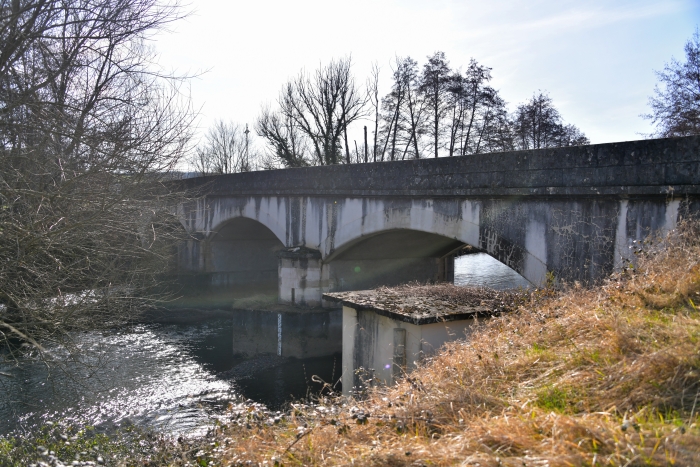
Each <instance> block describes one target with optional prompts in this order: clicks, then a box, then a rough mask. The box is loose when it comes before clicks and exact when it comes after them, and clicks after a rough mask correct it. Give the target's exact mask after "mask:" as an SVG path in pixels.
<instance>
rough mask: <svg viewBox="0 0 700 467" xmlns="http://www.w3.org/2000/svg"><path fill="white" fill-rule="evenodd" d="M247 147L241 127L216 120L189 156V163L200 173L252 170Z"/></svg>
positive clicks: (245, 137)
mask: <svg viewBox="0 0 700 467" xmlns="http://www.w3.org/2000/svg"><path fill="white" fill-rule="evenodd" d="M249 149H250V147H249V141H248V139H247V135H246V133H245V130H244V129H243V127H241V126H240V125H238V124H235V123H233V122H224V121H223V120H217V121H216V122H215V123H214V125H213V126H212V127H211V128H210V129H209V131H208V132H207V135H206V136H205V138H204V141H203V143H202V144H201V145H200V146H199V147H198V148H197V149H196V151H195V153H194V154H193V155H192V156H191V157H190V164H191V165H192V166H193V168H194V169H195V171H197V172H198V173H199V174H201V175H209V174H228V173H236V172H249V171H251V170H252V161H251V157H250V151H249Z"/></svg>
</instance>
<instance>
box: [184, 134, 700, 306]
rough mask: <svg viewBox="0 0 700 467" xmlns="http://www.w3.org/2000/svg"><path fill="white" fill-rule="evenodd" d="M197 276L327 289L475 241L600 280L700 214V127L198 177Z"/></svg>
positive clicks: (284, 292)
mask: <svg viewBox="0 0 700 467" xmlns="http://www.w3.org/2000/svg"><path fill="white" fill-rule="evenodd" d="M182 183H184V184H185V186H186V187H187V188H190V189H197V190H200V194H201V196H200V197H199V198H197V199H196V200H194V201H191V202H187V203H183V204H182V205H181V206H179V208H178V216H179V218H180V220H181V222H182V224H183V225H184V227H185V228H186V229H187V231H188V232H190V233H191V234H192V237H193V238H192V240H191V241H189V242H188V244H187V245H183V247H182V249H181V251H180V252H179V268H180V273H181V274H182V276H183V277H184V278H185V279H186V281H187V282H188V283H191V284H200V285H201V286H206V287H208V288H211V289H217V288H218V289H223V290H226V289H228V288H235V287H239V288H244V289H246V288H250V289H251V290H253V289H260V288H262V289H265V290H267V291H268V292H269V293H273V294H274V293H276V294H277V296H278V299H279V301H280V302H282V303H296V304H302V305H318V304H320V303H321V294H322V293H325V292H333V291H343V290H357V289H365V288H371V287H375V286H378V285H393V284H398V283H402V282H406V281H410V280H419V281H442V280H447V281H449V280H451V279H452V276H453V266H454V254H455V252H456V251H458V250H459V249H460V248H462V247H463V246H464V245H465V244H466V245H472V246H473V247H476V248H478V249H480V250H483V251H485V252H486V253H488V254H489V255H491V256H493V257H494V258H496V259H497V260H499V261H501V262H503V263H505V264H506V265H508V266H509V267H511V268H513V269H514V270H515V271H517V272H518V273H520V274H521V275H522V276H524V277H525V278H526V279H528V280H529V281H530V282H532V283H533V284H535V285H543V284H545V283H546V282H547V281H548V280H566V281H574V280H576V281H582V282H586V283H591V282H595V281H597V280H600V279H601V278H603V277H605V276H606V275H608V274H609V273H611V272H612V271H613V270H614V269H615V268H620V267H621V266H623V265H624V264H626V263H628V262H629V261H633V257H634V255H633V249H634V243H633V242H634V241H639V240H642V239H644V238H645V237H647V236H648V235H649V234H653V233H662V232H664V231H666V230H668V229H672V228H673V227H674V226H675V225H676V222H677V220H678V219H679V216H680V215H681V214H682V213H684V212H698V211H700V137H686V138H671V139H658V140H644V141H634V142H624V143H612V144H599V145H590V146H580V147H569V148H557V149H541V150H532V151H519V152H505V153H492V154H478V155H473V156H465V157H452V158H441V159H422V160H411V161H400V162H383V163H373V164H358V165H337V166H326V167H309V168H299V169H285V170H275V171H264V172H251V173H242V174H231V175H220V176H210V177H200V178H194V179H189V180H184V181H183V182H182Z"/></svg>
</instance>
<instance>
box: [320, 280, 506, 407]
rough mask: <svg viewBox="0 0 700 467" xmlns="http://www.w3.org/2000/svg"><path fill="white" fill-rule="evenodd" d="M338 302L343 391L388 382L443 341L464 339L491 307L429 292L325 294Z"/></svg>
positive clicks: (488, 313)
mask: <svg viewBox="0 0 700 467" xmlns="http://www.w3.org/2000/svg"><path fill="white" fill-rule="evenodd" d="M324 298H325V299H326V300H328V301H331V302H338V303H341V304H342V306H343V370H342V381H343V394H344V395H351V394H352V393H353V392H354V391H357V390H358V389H360V388H362V387H363V386H364V385H365V384H366V383H367V382H368V381H371V382H372V384H393V383H394V382H395V381H396V380H397V379H398V378H400V377H402V376H404V375H405V374H406V373H408V372H410V371H411V370H413V369H415V367H416V365H417V364H418V362H420V360H421V359H422V358H424V357H426V356H429V355H432V354H434V353H435V352H436V351H437V350H438V349H440V347H442V346H443V344H445V343H446V342H450V341H453V340H456V339H467V338H468V337H469V335H470V334H471V332H472V329H473V327H474V324H475V321H476V320H478V319H479V317H481V318H486V317H489V316H491V315H492V314H493V312H494V311H496V312H498V311H500V310H498V309H494V307H492V306H489V304H488V301H489V300H487V301H482V303H484V304H483V305H481V304H480V305H473V304H462V305H459V304H457V305H456V306H453V305H452V304H448V303H446V302H445V300H441V299H439V298H436V297H434V296H428V295H426V296H420V295H417V296H416V295H412V296H407V295H405V294H402V293H401V292H400V291H398V292H397V291H394V290H391V289H380V290H366V291H359V292H339V293H329V294H324Z"/></svg>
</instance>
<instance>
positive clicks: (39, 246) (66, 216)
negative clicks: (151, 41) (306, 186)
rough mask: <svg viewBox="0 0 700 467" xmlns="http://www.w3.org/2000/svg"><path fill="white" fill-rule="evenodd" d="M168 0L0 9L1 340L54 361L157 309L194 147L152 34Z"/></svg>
mask: <svg viewBox="0 0 700 467" xmlns="http://www.w3.org/2000/svg"><path fill="white" fill-rule="evenodd" d="M179 15H180V14H179V8H178V7H177V5H167V4H163V3H161V2H160V1H159V0H119V1H113V0H64V1H61V2H50V1H45V0H12V1H1V2H0V102H1V103H2V105H0V151H1V152H2V155H1V156H0V206H1V207H2V209H0V257H2V258H3V261H1V262H0V345H4V346H5V349H6V350H7V351H6V352H3V355H5V356H10V357H11V358H14V357H15V356H16V355H17V353H18V352H20V349H21V348H24V347H21V348H20V347H18V346H17V345H18V343H25V344H29V348H32V349H33V351H36V352H38V353H39V355H41V356H43V357H45V358H48V355H47V354H45V353H43V352H42V349H43V346H44V345H46V344H47V343H51V342H56V343H60V344H63V345H67V344H69V343H70V335H71V334H70V331H71V330H74V329H80V330H83V329H86V328H91V327H95V326H101V325H105V324H109V323H114V322H117V321H119V320H123V319H124V318H125V317H127V316H128V315H129V314H130V313H133V312H134V311H136V310H139V309H140V308H141V307H142V306H143V305H144V304H148V303H152V300H153V299H154V297H155V296H156V295H154V291H155V289H154V287H155V286H158V285H159V284H160V282H159V278H160V277H161V275H162V274H163V273H166V272H168V271H169V267H171V266H172V262H171V261H170V258H172V256H171V254H172V252H173V248H174V247H175V243H174V242H176V241H177V240H178V239H179V238H181V237H180V235H181V233H182V232H181V228H180V227H179V226H178V225H177V223H176V222H174V219H173V218H172V217H171V215H170V203H171V201H172V196H173V195H172V194H171V193H170V188H168V187H167V186H165V185H164V184H163V183H162V182H163V181H164V180H165V179H167V177H168V175H167V174H168V172H169V171H170V170H171V169H172V168H173V167H174V164H176V163H177V161H178V160H179V158H180V157H181V156H182V154H183V153H184V152H185V151H186V149H187V148H188V141H189V138H190V131H189V127H190V124H191V122H192V112H191V110H190V108H189V103H188V100H187V99H184V98H183V96H182V94H181V93H180V92H179V89H178V86H179V83H180V82H181V81H180V80H179V79H176V78H174V77H169V76H165V75H163V74H161V73H159V72H158V70H157V69H154V67H153V63H154V60H153V59H154V57H153V53H152V52H151V51H150V49H149V47H147V46H146V43H145V40H146V38H147V37H148V36H149V35H150V34H151V33H152V32H154V31H155V30H158V29H159V28H162V27H163V26H165V25H167V24H169V23H170V22H172V21H174V20H175V19H177V18H178V17H179Z"/></svg>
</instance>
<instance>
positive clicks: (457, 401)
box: [224, 222, 700, 467]
mask: <svg viewBox="0 0 700 467" xmlns="http://www.w3.org/2000/svg"><path fill="white" fill-rule="evenodd" d="M651 245H652V247H651V248H649V250H648V252H646V253H643V254H642V255H641V257H640V260H639V264H638V266H637V267H636V268H635V269H628V270H626V271H625V272H623V273H619V274H616V275H614V276H612V277H611V278H610V279H609V280H608V281H606V282H605V283H604V284H603V285H602V286H600V287H596V288H592V289H585V288H582V287H580V286H572V287H571V288H569V289H568V290H565V291H561V292H552V291H534V292H532V293H531V295H530V297H529V299H528V300H526V301H525V302H524V303H523V304H522V305H521V306H520V307H519V309H518V311H517V312H515V313H509V314H504V315H502V316H499V317H496V318H493V319H490V320H483V321H482V322H481V323H480V324H478V327H479V329H478V330H477V331H476V332H474V333H472V335H471V337H470V340H469V341H468V342H454V343H451V344H449V345H447V346H446V347H445V348H444V349H443V351H442V352H441V353H439V354H438V355H437V356H435V357H434V358H432V359H430V360H426V361H425V362H423V363H422V364H421V365H420V367H419V369H418V370H416V371H415V372H413V373H411V374H410V375H407V376H406V377H405V378H404V379H403V380H402V381H400V382H399V383H398V384H396V385H394V386H392V387H388V388H373V389H371V390H370V393H369V396H368V398H367V399H365V400H361V401H358V400H352V401H344V402H343V401H341V400H338V399H323V400H321V401H320V403H319V405H318V406H315V407H301V408H297V409H295V410H294V411H293V412H292V413H291V414H290V415H289V417H288V418H287V419H285V420H284V421H282V422H280V423H279V424H277V425H273V426H265V425H261V426H259V427H257V428H256V427H253V428H251V429H244V428H238V427H234V428H229V429H228V431H227V432H226V433H227V436H229V437H230V438H229V441H230V444H229V447H228V448H227V450H226V451H225V454H224V459H226V460H227V461H235V463H241V464H242V463H244V462H245V461H250V462H252V463H254V464H255V463H259V464H260V465H262V463H263V462H267V463H268V465H388V466H404V465H481V466H519V467H520V466H530V465H532V466H536V465H550V466H555V465H562V466H564V465H619V466H634V465H689V466H690V465H700V428H699V426H698V425H699V424H700V422H699V420H698V413H699V412H700V400H699V398H700V313H699V310H698V304H700V224H699V223H698V222H683V223H681V224H680V225H679V227H678V229H676V230H675V231H674V232H671V233H670V234H669V235H668V236H667V237H666V238H665V239H663V241H662V242H660V243H659V242H657V243H652V244H651ZM275 463H277V464H275Z"/></svg>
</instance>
